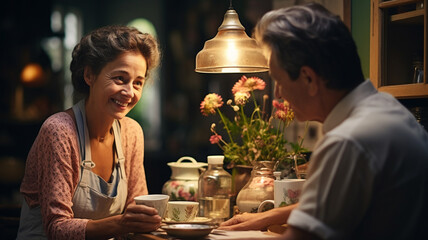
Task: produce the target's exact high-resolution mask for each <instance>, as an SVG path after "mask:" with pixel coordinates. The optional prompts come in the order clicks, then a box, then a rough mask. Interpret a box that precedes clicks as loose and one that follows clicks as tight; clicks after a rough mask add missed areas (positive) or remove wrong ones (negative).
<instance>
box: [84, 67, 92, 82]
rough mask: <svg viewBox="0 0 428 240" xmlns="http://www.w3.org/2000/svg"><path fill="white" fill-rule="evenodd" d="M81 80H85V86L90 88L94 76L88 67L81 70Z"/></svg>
mask: <svg viewBox="0 0 428 240" xmlns="http://www.w3.org/2000/svg"><path fill="white" fill-rule="evenodd" d="M83 78H84V79H85V82H86V84H88V86H91V85H92V83H93V81H94V75H93V74H92V70H91V68H90V67H88V66H86V67H85V68H84V70H83Z"/></svg>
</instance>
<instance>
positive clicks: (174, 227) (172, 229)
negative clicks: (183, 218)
mask: <svg viewBox="0 0 428 240" xmlns="http://www.w3.org/2000/svg"><path fill="white" fill-rule="evenodd" d="M161 228H162V229H163V230H165V231H166V233H168V235H171V236H173V237H179V238H202V237H205V236H207V235H208V234H210V232H211V231H212V230H213V229H214V228H215V227H214V226H210V225H203V224H171V225H164V226H161Z"/></svg>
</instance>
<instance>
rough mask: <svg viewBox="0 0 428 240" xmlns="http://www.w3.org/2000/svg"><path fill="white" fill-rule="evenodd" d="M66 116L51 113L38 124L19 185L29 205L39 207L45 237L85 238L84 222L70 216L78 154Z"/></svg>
mask: <svg viewBox="0 0 428 240" xmlns="http://www.w3.org/2000/svg"><path fill="white" fill-rule="evenodd" d="M67 117H68V115H67V114H66V113H62V114H58V115H54V116H53V117H50V118H48V119H47V120H46V121H45V122H44V124H43V125H42V127H41V129H40V131H39V134H38V136H37V138H36V140H35V142H34V144H33V146H32V149H31V150H30V153H29V155H28V158H27V166H26V171H29V174H28V177H27V176H26V178H24V181H23V186H22V188H21V190H22V191H23V194H24V196H25V197H26V200H27V203H28V204H29V206H30V207H34V205H40V206H41V214H42V221H43V225H44V230H45V232H46V235H47V237H48V238H49V239H85V229H86V224H87V221H88V220H86V219H76V218H74V216H73V211H72V209H71V206H72V197H73V193H74V190H75V187H76V185H77V181H78V178H79V175H78V171H79V169H80V168H79V156H80V154H79V149H78V146H77V139H76V130H75V126H74V123H73V121H72V119H71V118H69V119H68V118H67ZM27 168H28V169H27ZM31 173H32V174H31ZM26 190H27V191H26ZM26 192H29V193H31V192H33V193H34V192H36V193H34V194H33V195H31V194H29V195H26Z"/></svg>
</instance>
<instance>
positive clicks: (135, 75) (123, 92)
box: [85, 52, 147, 119]
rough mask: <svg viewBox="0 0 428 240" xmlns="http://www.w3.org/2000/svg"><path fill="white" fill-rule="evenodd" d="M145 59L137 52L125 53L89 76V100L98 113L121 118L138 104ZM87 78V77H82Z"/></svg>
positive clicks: (145, 66) (142, 84)
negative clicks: (97, 72)
mask: <svg viewBox="0 0 428 240" xmlns="http://www.w3.org/2000/svg"><path fill="white" fill-rule="evenodd" d="M146 69H147V62H146V59H145V58H144V57H143V56H142V55H141V54H140V53H138V52H127V53H123V54H121V55H119V56H118V57H117V58H116V59H115V60H113V61H111V62H109V63H107V64H106V66H105V67H104V68H103V69H101V72H100V73H99V74H98V75H97V76H94V75H91V78H92V79H91V81H89V82H88V80H86V82H88V84H89V86H90V94H89V100H88V101H89V103H95V104H94V105H92V106H95V107H96V109H92V110H94V111H95V112H97V114H98V113H99V114H102V115H103V116H106V115H108V116H111V117H112V118H114V119H121V118H123V117H125V116H126V114H128V112H129V111H130V110H131V109H132V108H133V107H134V106H135V105H136V104H137V102H138V101H139V100H140V98H141V93H142V90H143V86H144V83H145V76H146ZM85 79H86V77H85Z"/></svg>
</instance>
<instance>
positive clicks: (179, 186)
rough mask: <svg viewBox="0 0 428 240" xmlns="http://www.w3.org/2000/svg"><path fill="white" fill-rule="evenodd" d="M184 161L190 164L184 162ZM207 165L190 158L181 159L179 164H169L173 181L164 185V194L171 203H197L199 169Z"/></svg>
mask: <svg viewBox="0 0 428 240" xmlns="http://www.w3.org/2000/svg"><path fill="white" fill-rule="evenodd" d="M184 160H189V161H190V162H183V161H184ZM207 165H208V164H207V163H202V162H197V161H196V160H195V159H194V158H192V157H189V156H184V157H181V158H180V159H178V161H177V162H169V163H168V166H169V167H170V168H171V179H170V180H168V181H167V182H165V184H164V185H163V187H162V193H163V194H166V195H169V200H170V201H197V194H198V179H199V175H200V172H199V169H200V168H202V167H205V166H207Z"/></svg>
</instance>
